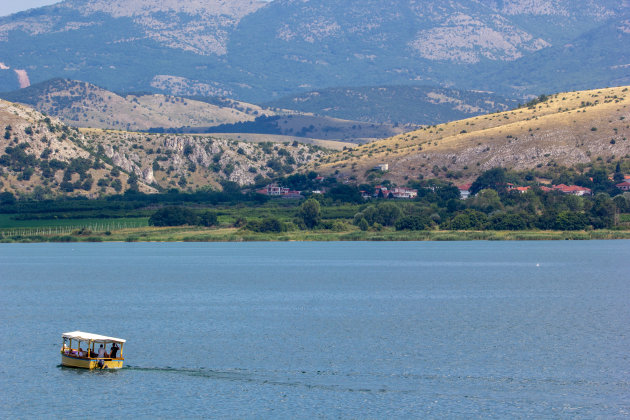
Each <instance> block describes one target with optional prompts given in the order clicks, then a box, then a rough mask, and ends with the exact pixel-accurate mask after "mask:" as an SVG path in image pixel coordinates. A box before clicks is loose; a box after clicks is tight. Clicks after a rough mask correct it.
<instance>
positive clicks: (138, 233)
mask: <svg viewBox="0 0 630 420" xmlns="http://www.w3.org/2000/svg"><path fill="white" fill-rule="evenodd" d="M623 239H630V230H591V231H540V230H523V231H496V230H487V231H450V230H425V231H396V230H393V229H391V230H390V229H384V230H382V231H368V232H363V231H360V230H351V231H339V232H336V231H330V230H321V231H319V230H310V231H290V232H282V233H255V232H250V231H244V230H240V229H236V228H223V229H221V228H219V229H216V228H215V229H212V228H211V229H202V228H199V227H165V228H155V227H143V228H129V229H122V230H117V231H113V232H109V233H102V232H93V233H89V234H83V235H81V234H70V235H30V236H26V235H13V236H0V243H51V242H52V243H72V242H73V243H76V242H92V243H95V242H331V241H338V242H344V241H349V242H364V241H368V242H375V241H388V242H390V241H392V242H407V241H541V240H623Z"/></svg>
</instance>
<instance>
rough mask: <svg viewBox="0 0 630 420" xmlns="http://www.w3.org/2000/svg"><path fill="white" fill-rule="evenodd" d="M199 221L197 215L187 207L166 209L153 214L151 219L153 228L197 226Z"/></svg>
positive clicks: (150, 222) (150, 223)
mask: <svg viewBox="0 0 630 420" xmlns="http://www.w3.org/2000/svg"><path fill="white" fill-rule="evenodd" d="M198 221H199V218H198V217H197V215H196V214H195V213H194V212H193V211H192V210H190V209H187V208H185V207H176V206H171V207H164V208H161V209H160V210H158V211H156V212H155V213H153V215H152V216H151V217H150V218H149V225H151V226H183V225H196V224H197V223H198Z"/></svg>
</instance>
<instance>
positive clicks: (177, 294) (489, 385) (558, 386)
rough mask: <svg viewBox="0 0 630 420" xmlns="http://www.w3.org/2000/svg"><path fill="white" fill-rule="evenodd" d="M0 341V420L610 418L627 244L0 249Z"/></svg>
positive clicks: (626, 375) (623, 407) (629, 372)
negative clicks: (97, 353) (68, 335)
mask: <svg viewBox="0 0 630 420" xmlns="http://www.w3.org/2000/svg"><path fill="white" fill-rule="evenodd" d="M73 330H82V331H89V332H95V333H100V334H105V335H112V336H117V337H123V338H126V339H127V344H126V345H125V347H124V351H125V358H126V366H127V367H126V368H124V369H123V370H121V371H117V372H89V371H83V370H77V369H70V368H62V367H60V366H59V363H60V355H59V347H60V344H61V333H62V332H65V331H73ZM0 338H1V339H2V351H0V391H1V392H0V417H2V418H9V417H10V418H13V417H19V418H25V417H27V418H30V417H49V416H55V417H64V418H79V417H81V418H85V417H99V418H100V417H115V418H118V417H121V416H130V417H131V416H133V417H178V418H179V417H188V418H190V417H193V418H195V417H197V418H199V417H228V418H287V417H291V418H311V417H325V418H331V417H332V418H340V417H341V418H398V417H405V418H410V417H415V418H417V417H429V418H438V417H440V418H443V417H450V418H452V417H459V418H470V417H483V418H506V417H529V418H568V417H584V418H593V417H597V416H601V417H605V418H615V417H627V416H629V415H630V358H629V352H630V241H589V242H566V241H565V242H444V243H431V242H420V243H413V242H397V243H374V242H372V243H364V242H359V243H349V242H348V243H346V242H344V243H313V242H307V243H240V244H233V243H229V244H224V243H218V244H217V243H211V244H190V243H165V244H143V243H124V244H118V243H117V244H33V245H32V244H2V245H0Z"/></svg>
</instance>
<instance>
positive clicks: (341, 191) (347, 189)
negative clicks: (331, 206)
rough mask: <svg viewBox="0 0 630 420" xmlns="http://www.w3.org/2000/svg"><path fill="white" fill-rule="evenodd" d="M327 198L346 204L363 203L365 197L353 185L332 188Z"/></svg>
mask: <svg viewBox="0 0 630 420" xmlns="http://www.w3.org/2000/svg"><path fill="white" fill-rule="evenodd" d="M326 196H328V197H330V198H331V199H332V200H333V201H337V200H339V201H343V202H346V203H362V202H363V197H362V196H361V192H360V191H359V189H358V188H357V187H355V186H351V185H344V184H341V185H337V186H335V187H333V188H331V189H330V190H329V191H328V193H326Z"/></svg>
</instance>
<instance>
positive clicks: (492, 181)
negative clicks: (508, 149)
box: [470, 168, 506, 195]
mask: <svg viewBox="0 0 630 420" xmlns="http://www.w3.org/2000/svg"><path fill="white" fill-rule="evenodd" d="M505 187H506V172H505V169H503V168H492V169H490V170H487V171H485V172H484V173H482V174H481V175H479V176H478V177H477V179H476V180H475V181H474V182H473V183H472V185H471V186H470V193H471V194H473V195H474V194H477V193H478V192H479V191H481V190H484V189H487V188H492V189H493V190H496V191H499V192H504V191H505Z"/></svg>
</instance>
